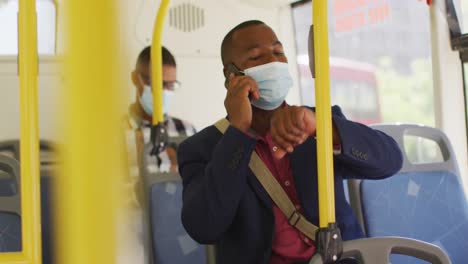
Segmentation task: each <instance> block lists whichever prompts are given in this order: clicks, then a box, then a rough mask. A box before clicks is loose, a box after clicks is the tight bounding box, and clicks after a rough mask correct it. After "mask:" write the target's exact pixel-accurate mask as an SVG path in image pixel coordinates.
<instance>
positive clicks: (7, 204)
mask: <svg viewBox="0 0 468 264" xmlns="http://www.w3.org/2000/svg"><path fill="white" fill-rule="evenodd" d="M19 173H20V169H19V163H18V161H16V160H15V159H14V158H12V157H8V156H4V155H1V154H0V174H1V177H2V183H1V184H3V183H7V184H8V186H9V188H11V189H10V190H9V191H11V192H4V193H2V194H0V252H18V251H21V196H20V190H19V181H20V176H19ZM2 191H4V190H2Z"/></svg>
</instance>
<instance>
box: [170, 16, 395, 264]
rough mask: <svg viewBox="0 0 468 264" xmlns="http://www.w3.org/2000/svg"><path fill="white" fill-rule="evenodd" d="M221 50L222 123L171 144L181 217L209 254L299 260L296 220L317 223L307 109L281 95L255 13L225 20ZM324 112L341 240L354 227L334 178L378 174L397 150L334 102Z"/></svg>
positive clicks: (228, 259) (303, 245)
mask: <svg viewBox="0 0 468 264" xmlns="http://www.w3.org/2000/svg"><path fill="white" fill-rule="evenodd" d="M221 56H222V62H223V65H224V75H225V77H226V83H225V86H226V88H227V95H226V99H225V101H224V105H225V108H226V111H227V119H228V121H229V122H225V124H226V123H227V129H226V130H225V131H224V132H221V130H222V129H220V128H219V126H218V124H219V123H217V126H216V127H215V126H211V127H208V128H206V129H205V130H203V131H201V132H200V133H198V134H196V135H194V136H193V137H191V138H189V139H187V140H186V141H185V142H184V143H182V144H181V146H180V148H179V150H178V158H179V170H180V173H181V176H182V178H183V185H184V192H183V195H184V196H183V203H184V205H183V211H182V222H183V224H184V226H185V228H186V230H187V232H188V233H189V234H190V235H191V236H192V238H193V239H195V240H196V241H198V242H200V243H206V244H216V246H217V263H252V264H253V263H255V264H259V263H261V264H267V263H268V264H279V263H282V264H285V263H288V264H289V263H307V262H308V261H309V260H310V258H311V257H312V255H313V254H314V253H315V243H314V241H313V239H314V238H315V237H314V235H311V234H310V233H311V232H304V229H302V228H301V227H300V226H298V225H297V223H298V222H302V223H303V221H304V220H307V221H308V222H309V223H311V224H313V225H315V226H318V224H319V223H318V212H319V211H318V188H317V153H316V140H315V128H316V125H315V113H314V109H313V108H307V107H301V106H290V105H288V104H287V103H286V102H285V98H286V96H287V94H288V92H289V90H290V88H291V86H292V85H293V81H292V78H291V76H290V74H289V71H288V64H287V58H286V56H285V54H284V50H283V46H282V44H281V42H280V41H279V40H278V38H277V36H276V35H275V33H274V32H273V30H272V29H271V28H270V27H268V26H267V25H266V24H264V23H263V22H261V21H256V20H253V21H247V22H244V23H241V24H239V25H238V26H236V27H235V28H233V29H232V30H231V31H230V32H229V33H228V34H227V35H226V37H225V38H224V40H223V43H222V47H221ZM332 113H333V117H332V118H333V144H334V146H335V156H334V164H335V181H336V186H335V196H336V197H335V200H336V221H337V224H338V226H339V228H340V229H341V232H342V237H343V239H344V240H349V239H356V238H360V237H363V233H362V230H361V228H360V226H359V224H358V222H357V220H356V218H355V217H354V215H353V213H352V210H351V208H350V206H349V204H348V203H347V202H346V200H345V196H344V191H343V184H342V179H343V178H366V179H382V178H385V177H388V176H390V175H393V174H394V173H396V172H397V171H398V170H399V169H400V168H401V165H402V156H401V152H400V150H399V148H398V146H397V144H396V143H395V141H394V140H393V139H392V138H390V137H389V136H387V135H385V134H384V133H382V132H379V131H376V130H373V129H371V128H369V127H366V126H364V125H361V124H358V123H355V122H352V121H349V120H347V119H346V118H345V117H344V116H343V114H342V112H341V110H340V108H339V107H333V109H332ZM253 154H256V155H258V157H259V158H260V160H261V162H262V163H263V164H264V165H265V166H266V168H267V170H268V171H269V172H270V173H271V178H273V179H274V180H275V181H276V182H277V184H278V187H279V188H281V189H283V191H284V193H286V195H287V197H286V199H288V200H289V201H290V205H291V206H290V208H291V207H292V208H293V209H291V210H292V211H293V214H291V215H285V213H284V210H283V209H282V208H280V207H282V206H281V205H278V204H276V203H275V202H274V201H272V196H269V193H270V192H267V189H268V187H264V186H267V185H264V183H263V181H262V180H260V179H261V177H258V178H257V177H256V175H254V172H253V171H252V170H251V167H249V161H250V159H251V157H252V156H253ZM254 156H255V155H254ZM257 176H258V175H257ZM266 188H267V189H266ZM301 218H302V220H301ZM306 231H307V230H306ZM342 263H347V262H342Z"/></svg>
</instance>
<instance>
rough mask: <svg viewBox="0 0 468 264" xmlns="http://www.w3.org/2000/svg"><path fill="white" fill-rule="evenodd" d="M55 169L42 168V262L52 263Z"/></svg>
mask: <svg viewBox="0 0 468 264" xmlns="http://www.w3.org/2000/svg"><path fill="white" fill-rule="evenodd" d="M52 174H53V171H52V170H50V169H44V168H41V225H42V233H41V235H42V263H43V264H52V263H54V261H53V252H52V250H53V248H54V246H53V245H54V244H53V242H54V240H53V237H54V236H53V234H54V233H53V227H54V226H55V225H54V224H53V220H54V217H53V214H52V210H53V206H54V205H53V203H52V202H53V201H54V199H53V191H52V188H53V186H52V183H53V175H52Z"/></svg>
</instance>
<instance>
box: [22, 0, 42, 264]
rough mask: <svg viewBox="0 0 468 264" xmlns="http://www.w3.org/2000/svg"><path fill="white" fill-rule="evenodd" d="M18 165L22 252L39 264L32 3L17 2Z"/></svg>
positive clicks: (37, 168)
mask: <svg viewBox="0 0 468 264" xmlns="http://www.w3.org/2000/svg"><path fill="white" fill-rule="evenodd" d="M18 16H19V18H18V21H19V26H18V37H19V41H18V43H19V50H18V54H19V62H18V63H19V80H20V110H21V111H20V120H21V121H20V127H21V136H20V139H21V140H20V163H21V227H22V231H21V232H22V252H23V255H24V257H25V258H26V259H27V260H28V261H31V263H35V264H36V263H41V262H42V249H41V206H40V185H39V184H40V178H39V177H40V174H39V129H38V127H39V125H38V97H37V75H38V54H37V26H36V25H37V16H36V2H35V0H20V1H19V14H18Z"/></svg>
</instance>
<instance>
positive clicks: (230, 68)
mask: <svg viewBox="0 0 468 264" xmlns="http://www.w3.org/2000/svg"><path fill="white" fill-rule="evenodd" d="M231 73H234V75H235V76H241V75H244V73H243V72H242V71H240V70H239V69H238V68H237V67H236V65H234V64H232V63H231V64H229V65H228V66H227V67H226V80H225V81H224V86H225V87H226V88H227V87H228V84H229V75H231Z"/></svg>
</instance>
